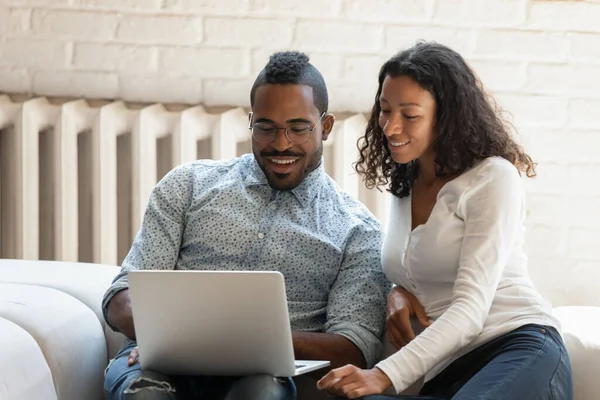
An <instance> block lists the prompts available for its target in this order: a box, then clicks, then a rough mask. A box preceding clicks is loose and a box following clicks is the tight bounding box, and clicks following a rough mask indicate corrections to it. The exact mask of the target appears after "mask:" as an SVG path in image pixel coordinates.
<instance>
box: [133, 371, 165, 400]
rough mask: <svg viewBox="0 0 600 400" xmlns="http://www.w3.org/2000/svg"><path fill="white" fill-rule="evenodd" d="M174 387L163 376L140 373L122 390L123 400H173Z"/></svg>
mask: <svg viewBox="0 0 600 400" xmlns="http://www.w3.org/2000/svg"><path fill="white" fill-rule="evenodd" d="M175 398H176V397H175V387H174V386H173V383H172V382H170V381H169V380H168V379H167V378H165V377H164V376H163V375H160V374H156V373H153V372H142V373H141V374H140V375H139V376H138V377H136V378H134V379H131V380H130V381H129V382H128V384H127V385H126V387H125V388H124V390H123V399H124V400H146V399H148V400H174V399H175Z"/></svg>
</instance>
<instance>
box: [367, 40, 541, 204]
mask: <svg viewBox="0 0 600 400" xmlns="http://www.w3.org/2000/svg"><path fill="white" fill-rule="evenodd" d="M388 76H389V77H392V78H395V77H399V76H408V77H410V78H412V79H413V80H414V81H415V82H417V83H418V84H419V85H420V86H421V87H422V88H423V89H425V90H427V91H429V92H430V93H431V94H432V96H433V98H434V99H435V102H436V106H437V107H436V116H435V137H434V144H433V146H434V152H435V155H436V160H435V162H436V174H437V176H438V177H443V176H454V175H457V174H460V173H462V172H464V171H466V170H467V169H469V168H470V167H472V166H473V165H474V164H475V163H476V162H478V161H480V160H483V159H485V158H487V157H491V156H500V157H503V158H505V159H507V160H508V161H510V162H511V163H512V164H514V165H515V166H516V167H517V169H518V170H519V171H520V172H525V174H526V175H527V176H528V177H534V176H535V164H534V163H533V161H532V159H531V157H529V155H527V154H526V153H525V152H524V151H523V149H522V148H521V146H519V144H518V143H516V142H515V141H514V140H513V139H512V137H511V134H510V125H509V124H508V123H507V122H505V121H504V120H503V119H502V117H501V111H500V109H499V107H498V106H497V105H496V103H495V102H494V101H493V100H492V99H491V98H490V97H488V96H487V95H486V93H485V90H484V89H483V85H482V84H481V82H480V81H479V79H478V78H477V77H476V75H475V73H474V72H473V71H472V70H471V68H469V66H468V65H467V63H466V62H465V60H464V59H463V57H462V56H461V55H460V54H458V53H457V52H455V51H453V50H452V49H450V48H448V47H446V46H444V45H441V44H438V43H433V42H423V41H420V42H418V43H417V44H416V45H415V46H413V47H411V48H409V49H407V50H404V51H401V52H400V53H398V54H396V55H395V56H393V57H392V58H391V59H390V60H388V61H387V62H386V63H385V64H383V66H382V67H381V70H380V72H379V88H378V89H377V95H376V97H375V105H374V106H373V110H372V112H371V117H370V119H369V123H368V125H367V129H366V132H365V135H364V136H363V137H361V138H360V139H359V141H358V149H359V152H360V157H359V160H358V161H357V162H356V163H355V168H356V171H357V172H358V173H359V174H360V175H362V176H363V180H364V181H365V184H366V186H367V187H368V188H369V189H371V188H373V187H379V186H385V185H388V184H389V191H390V192H391V193H392V194H393V195H395V196H397V197H405V196H408V194H409V193H410V189H411V187H412V183H413V181H414V179H415V177H416V174H417V171H418V162H417V161H412V162H410V163H408V164H397V163H395V162H394V161H393V160H392V158H391V155H390V151H389V149H388V146H387V138H386V136H385V135H384V133H383V130H382V129H381V127H380V126H379V114H380V112H381V108H380V106H379V97H380V96H381V91H382V86H383V81H384V80H385V78H386V77H388Z"/></svg>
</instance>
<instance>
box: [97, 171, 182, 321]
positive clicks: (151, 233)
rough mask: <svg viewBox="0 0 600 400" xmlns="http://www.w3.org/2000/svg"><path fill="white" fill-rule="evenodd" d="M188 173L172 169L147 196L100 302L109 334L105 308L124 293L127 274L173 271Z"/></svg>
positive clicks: (180, 233)
mask: <svg viewBox="0 0 600 400" xmlns="http://www.w3.org/2000/svg"><path fill="white" fill-rule="evenodd" d="M189 172H190V169H189V166H187V165H182V166H179V167H176V168H175V169H173V170H171V171H170V172H169V173H168V174H167V175H165V177H164V178H163V179H161V180H160V182H159V183H158V184H157V185H156V186H155V187H154V189H153V190H152V192H151V194H150V198H149V201H148V205H147V207H146V211H145V213H144V219H143V222H142V226H141V228H140V230H139V231H138V233H137V235H136V237H135V239H134V241H133V244H132V246H131V249H130V250H129V253H128V254H127V257H125V260H123V263H122V264H121V272H119V274H118V275H117V276H116V277H115V279H114V280H113V282H112V284H111V286H110V287H109V288H108V290H107V291H106V293H105V294H104V297H103V299H102V312H103V315H104V320H105V321H106V323H107V324H109V326H110V327H111V328H112V329H113V330H115V327H113V326H112V325H111V324H110V322H109V321H108V318H107V305H108V302H109V301H110V300H111V299H112V298H113V297H114V296H115V294H117V293H118V292H120V291H121V290H123V289H127V287H128V282H127V273H128V272H129V271H132V270H140V269H161V270H168V269H175V265H176V264H177V259H178V258H179V248H180V245H181V238H182V235H183V230H184V225H185V215H186V211H187V208H188V206H189V199H190V196H191V189H190V187H189V186H190V184H191V180H190V179H189Z"/></svg>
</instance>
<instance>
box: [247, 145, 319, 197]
mask: <svg viewBox="0 0 600 400" xmlns="http://www.w3.org/2000/svg"><path fill="white" fill-rule="evenodd" d="M249 156H250V158H251V159H252V160H251V162H250V163H249V164H250V165H249V168H248V173H247V174H246V178H245V183H246V185H247V186H261V185H269V182H268V181H267V177H266V176H265V174H264V172H263V171H262V169H261V168H260V165H258V162H257V161H256V158H255V157H254V155H253V154H250V155H249ZM324 178H325V163H324V161H323V157H321V162H320V164H319V166H318V167H317V168H315V169H314V170H313V171H311V172H310V173H309V174H308V175H307V176H306V177H305V178H304V180H303V181H302V182H301V183H300V184H299V185H298V186H296V187H295V188H294V189H292V190H291V192H292V194H293V195H294V196H295V197H296V199H297V200H298V202H299V203H300V205H301V206H302V207H306V206H308V205H309V204H310V203H311V201H312V200H313V199H314V198H315V196H316V195H317V193H318V192H319V190H320V189H321V186H322V185H323V182H324Z"/></svg>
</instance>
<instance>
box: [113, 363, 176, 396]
mask: <svg viewBox="0 0 600 400" xmlns="http://www.w3.org/2000/svg"><path fill="white" fill-rule="evenodd" d="M104 395H105V398H106V399H107V400H136V399H151V400H163V399H164V400H171V399H174V398H175V387H174V386H173V383H172V382H171V381H170V380H169V379H168V378H167V377H165V376H164V375H161V374H158V373H155V372H152V371H142V370H141V369H140V367H139V364H135V365H133V366H129V365H127V359H126V358H117V359H115V360H114V361H113V362H112V363H111V364H110V365H109V366H108V368H107V370H106V376H105V380H104Z"/></svg>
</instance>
